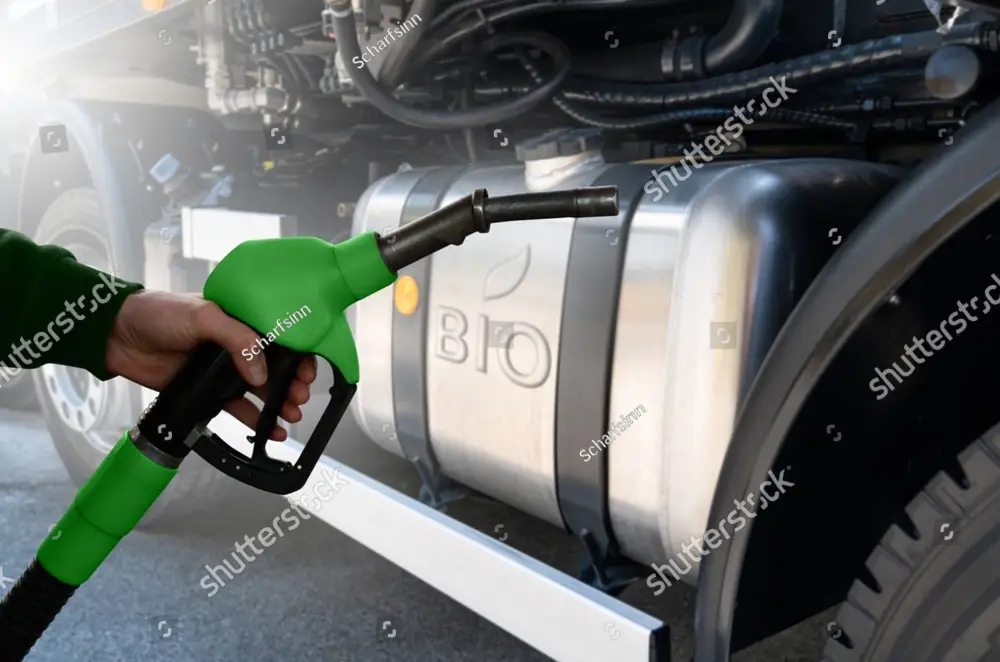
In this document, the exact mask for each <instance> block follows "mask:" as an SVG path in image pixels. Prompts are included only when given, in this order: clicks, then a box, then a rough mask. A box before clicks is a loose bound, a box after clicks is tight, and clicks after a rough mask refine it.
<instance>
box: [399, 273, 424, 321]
mask: <svg viewBox="0 0 1000 662" xmlns="http://www.w3.org/2000/svg"><path fill="white" fill-rule="evenodd" d="M392 299H393V301H394V302H395V304H396V310H398V311H399V314H400V315H407V316H409V315H412V314H413V312H414V311H415V310H416V309H417V304H418V303H419V302H420V288H418V287H417V281H416V280H415V279H414V278H413V276H402V277H401V278H400V279H399V280H397V281H396V286H395V287H394V288H393V291H392Z"/></svg>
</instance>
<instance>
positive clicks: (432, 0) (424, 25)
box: [378, 0, 438, 90]
mask: <svg viewBox="0 0 1000 662" xmlns="http://www.w3.org/2000/svg"><path fill="white" fill-rule="evenodd" d="M437 4H438V0H413V5H412V6H411V7H410V14H409V15H408V16H407V17H406V21H411V20H412V19H413V17H414V16H416V18H417V21H418V22H417V23H416V24H415V27H413V28H412V29H410V30H409V31H408V32H407V33H406V34H405V35H403V38H402V39H400V40H399V43H398V44H397V45H396V46H395V48H392V49H389V52H388V53H386V54H385V60H384V61H383V62H382V66H381V68H379V70H378V78H379V82H381V83H382V84H383V85H384V86H385V87H386V88H388V89H390V90H392V89H395V88H396V87H397V86H398V85H399V84H400V83H401V82H403V74H404V73H406V70H407V69H408V68H409V62H410V60H411V59H412V57H413V51H414V50H415V49H416V48H417V44H419V43H420V40H421V39H422V38H423V36H424V33H426V32H427V31H428V29H430V26H431V22H432V21H433V20H434V15H435V13H436V12H437ZM406 21H404V24H406ZM389 29H390V30H391V29H392V28H391V27H390V28H389Z"/></svg>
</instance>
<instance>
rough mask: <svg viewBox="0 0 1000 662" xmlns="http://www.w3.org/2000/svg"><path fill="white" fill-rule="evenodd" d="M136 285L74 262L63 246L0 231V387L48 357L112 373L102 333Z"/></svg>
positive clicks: (103, 377)
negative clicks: (1, 308)
mask: <svg viewBox="0 0 1000 662" xmlns="http://www.w3.org/2000/svg"><path fill="white" fill-rule="evenodd" d="M139 289H142V285H140V284H139V283H130V282H126V281H123V280H121V279H118V278H115V277H114V276H112V275H109V274H106V273H104V272H102V271H98V270H97V269H92V268H90V267H88V266H86V265H83V264H80V263H79V262H77V261H76V258H75V257H73V254H72V253H70V252H69V251H68V250H66V249H65V248H60V247H59V246H39V245H38V244H36V243H34V242H33V241H31V240H30V239H29V238H28V237H26V236H24V235H23V234H21V233H19V232H15V231H14V230H0V290H2V299H0V301H2V305H3V306H4V308H5V310H4V315H3V323H2V324H0V386H3V384H4V383H5V382H6V381H10V377H11V376H12V375H16V374H17V373H18V372H20V370H21V369H26V368H27V369H30V368H38V367H40V366H43V365H46V364H49V363H55V364H61V365H67V366H72V367H76V368H83V369H84V370H87V371H88V372H90V373H91V374H92V375H94V376H95V377H97V378H98V379H101V380H106V379H109V378H110V377H113V376H114V375H111V374H110V373H109V372H108V371H107V368H106V367H105V355H106V352H107V345H108V336H109V335H110V334H111V329H112V325H113V324H114V320H115V317H116V316H117V315H118V310H119V309H120V308H121V305H122V303H123V302H124V301H125V298H126V297H127V296H129V295H130V294H132V293H133V292H135V291H136V290H139Z"/></svg>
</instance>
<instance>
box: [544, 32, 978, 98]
mask: <svg viewBox="0 0 1000 662" xmlns="http://www.w3.org/2000/svg"><path fill="white" fill-rule="evenodd" d="M948 44H964V45H967V46H970V47H974V48H987V49H989V50H991V51H993V52H995V51H996V50H997V30H996V28H995V27H994V26H993V25H991V24H985V23H973V24H965V25H957V26H955V27H954V29H953V30H952V31H951V32H949V33H948V34H946V35H942V34H939V33H938V32H937V31H928V32H917V33H913V34H906V35H894V36H891V37H885V38H882V39H871V40H869V41H863V42H861V43H858V44H852V45H848V46H844V47H842V48H838V49H836V50H828V51H822V52H819V53H813V54H810V55H806V56H804V57H799V58H795V59H792V60H786V61H783V62H776V63H774V64H769V65H765V66H763V67H757V68H755V69H748V70H746V71H741V72H736V73H731V74H725V75H723V76H715V77H713V78H707V79H705V80H700V81H694V82H690V83H673V84H666V85H636V84H628V83H605V82H599V81H586V82H584V81H580V80H573V79H571V81H570V83H569V84H568V85H567V88H566V89H564V90H563V91H562V97H563V98H565V99H567V100H570V101H577V102H580V103H584V104H591V105H599V106H614V107H617V108H639V107H641V108H651V109H655V110H664V109H666V108H669V107H676V106H685V105H695V104H705V103H718V102H719V101H722V100H725V99H730V98H733V99H740V98H746V97H748V96H753V95H755V94H757V93H758V92H760V91H762V90H764V89H767V88H768V87H773V86H774V84H775V81H782V82H783V83H784V84H786V85H788V86H789V87H793V86H795V85H799V84H809V83H817V82H821V81H823V80H825V79H834V78H837V79H839V78H844V77H845V76H847V75H856V74H859V73H863V72H867V71H871V70H875V69H882V68H889V67H893V66H898V65H900V64H903V63H905V62H910V61H916V60H925V59H926V58H928V57H930V55H931V54H933V53H934V52H935V51H937V50H938V49H940V48H941V47H943V46H945V45H948Z"/></svg>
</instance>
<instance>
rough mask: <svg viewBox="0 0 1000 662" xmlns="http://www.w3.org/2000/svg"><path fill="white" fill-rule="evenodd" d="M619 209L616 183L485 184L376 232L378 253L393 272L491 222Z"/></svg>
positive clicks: (607, 213) (487, 227)
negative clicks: (518, 187) (493, 190)
mask: <svg viewBox="0 0 1000 662" xmlns="http://www.w3.org/2000/svg"><path fill="white" fill-rule="evenodd" d="M617 214H618V187H617V186H595V187H591V188H577V189H569V190H566V191H543V192H540V193H519V194H517V195H507V196H501V197H499V198H491V197H489V194H488V193H487V192H486V189H477V190H476V191H474V192H473V193H471V194H469V195H467V196H465V197H464V198H459V199H458V200H456V201H455V202H452V203H451V204H449V205H445V206H444V207H442V208H441V209H438V210H437V211H433V212H431V213H430V214H427V215H426V216H422V217H420V218H418V219H417V220H415V221H413V222H412V223H407V224H406V225H404V226H402V227H399V228H397V229H395V230H393V231H392V232H388V233H386V234H384V235H377V236H378V247H379V254H380V255H381V256H382V260H383V262H385V266H386V267H387V268H388V269H389V270H390V271H392V272H394V273H395V272H398V271H399V270H400V269H402V268H403V267H406V266H408V265H411V264H413V263H414V262H417V261H418V260H421V259H423V258H425V257H427V256H428V255H431V254H432V253H435V252H437V251H439V250H441V249H442V248H444V247H445V246H458V245H460V244H461V243H462V242H464V241H465V238H466V237H468V236H469V235H470V234H473V233H475V232H489V231H490V226H491V225H492V224H493V223H505V222H507V221H526V220H531V219H541V218H566V217H569V218H583V217H589V216H615V215H617Z"/></svg>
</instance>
